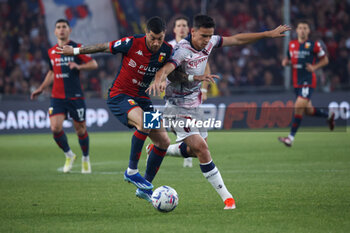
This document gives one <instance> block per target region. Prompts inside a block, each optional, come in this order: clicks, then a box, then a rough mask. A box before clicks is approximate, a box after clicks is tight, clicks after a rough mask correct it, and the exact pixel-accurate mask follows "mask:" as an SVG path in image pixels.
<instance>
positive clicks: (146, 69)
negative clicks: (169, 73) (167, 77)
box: [137, 65, 159, 75]
mask: <svg viewBox="0 0 350 233" xmlns="http://www.w3.org/2000/svg"><path fill="white" fill-rule="evenodd" d="M158 70H159V68H157V67H151V66H145V65H140V67H139V69H138V71H137V73H139V74H142V75H154V74H155V73H156V72H157V71H158Z"/></svg>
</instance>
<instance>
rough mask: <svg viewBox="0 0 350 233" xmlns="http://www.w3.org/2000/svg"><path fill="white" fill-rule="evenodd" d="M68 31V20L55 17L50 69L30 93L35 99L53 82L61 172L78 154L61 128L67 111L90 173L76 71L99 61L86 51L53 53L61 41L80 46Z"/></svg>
mask: <svg viewBox="0 0 350 233" xmlns="http://www.w3.org/2000/svg"><path fill="white" fill-rule="evenodd" d="M71 32H72V29H71V28H70V26H69V22H68V21H67V20H65V19H59V20H57V21H56V24H55V35H56V37H57V44H56V45H55V46H53V47H52V48H51V49H49V50H48V55H49V58H50V62H49V64H50V70H49V72H48V73H47V75H46V77H45V80H44V81H43V83H42V84H41V85H40V87H39V88H38V89H36V90H35V91H34V92H33V93H32V94H31V99H35V98H36V97H37V96H38V95H40V94H41V93H42V92H43V90H44V89H45V88H46V87H48V86H50V85H51V83H53V87H52V94H51V105H50V108H49V116H50V125H51V131H52V132H53V137H54V139H55V141H56V143H57V145H58V146H59V147H60V148H61V149H62V150H63V152H64V154H65V155H66V162H65V164H64V167H63V172H64V173H66V172H69V171H70V170H71V169H72V166H73V163H74V161H75V159H76V157H77V156H76V155H75V154H74V153H73V152H72V150H71V149H70V147H69V145H68V140H67V136H66V134H65V133H64V131H63V122H64V120H65V119H66V118H67V114H68V113H69V116H70V117H72V118H73V120H74V121H73V125H74V128H75V131H76V133H77V135H78V138H79V144H80V147H81V150H82V153H83V157H82V168H81V172H82V173H91V165H90V159H89V135H88V133H87V130H86V123H85V112H86V106H85V100H84V96H83V91H82V89H81V85H80V79H79V72H80V70H93V69H97V67H98V65H97V63H96V61H95V60H94V59H92V58H91V57H90V56H87V55H79V56H76V57H71V56H65V55H59V54H56V48H58V47H63V46H64V45H70V46H74V47H80V46H81V45H80V44H77V43H75V42H73V41H71V40H70V39H69V35H70V33H71Z"/></svg>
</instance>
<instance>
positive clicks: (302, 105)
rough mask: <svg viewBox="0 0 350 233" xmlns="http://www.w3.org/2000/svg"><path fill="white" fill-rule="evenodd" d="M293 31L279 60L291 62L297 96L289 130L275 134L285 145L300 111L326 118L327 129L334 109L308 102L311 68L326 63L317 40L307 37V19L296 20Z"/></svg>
mask: <svg viewBox="0 0 350 233" xmlns="http://www.w3.org/2000/svg"><path fill="white" fill-rule="evenodd" d="M296 32H297V35H298V39H297V40H292V41H290V42H289V46H288V51H287V57H286V58H284V59H283V61H282V65H283V66H287V65H291V66H292V75H293V86H294V90H295V94H296V96H297V99H296V101H295V104H294V118H293V122H292V127H291V131H290V134H289V135H288V137H279V138H278V140H279V141H280V142H282V143H284V145H286V146H288V147H290V146H292V143H293V141H294V137H295V134H296V132H297V130H298V128H299V126H300V123H301V120H302V118H303V115H304V114H306V115H310V116H315V117H324V118H327V121H328V124H329V128H330V130H333V129H334V113H333V112H330V113H329V112H328V111H325V110H323V109H318V108H315V107H313V106H312V102H311V96H312V93H313V91H314V89H315V88H316V74H315V71H316V70H317V69H320V68H321V67H323V66H325V65H327V64H328V57H327V55H326V53H325V51H324V50H323V48H322V47H321V44H320V42H318V41H311V40H309V34H310V26H309V24H308V22H307V21H300V22H299V23H298V24H297V28H296ZM316 59H318V62H317V63H316Z"/></svg>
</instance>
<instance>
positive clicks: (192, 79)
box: [187, 74, 194, 82]
mask: <svg viewBox="0 0 350 233" xmlns="http://www.w3.org/2000/svg"><path fill="white" fill-rule="evenodd" d="M193 77H194V75H193V74H190V75H188V77H187V79H188V81H189V82H193V81H194V78H193Z"/></svg>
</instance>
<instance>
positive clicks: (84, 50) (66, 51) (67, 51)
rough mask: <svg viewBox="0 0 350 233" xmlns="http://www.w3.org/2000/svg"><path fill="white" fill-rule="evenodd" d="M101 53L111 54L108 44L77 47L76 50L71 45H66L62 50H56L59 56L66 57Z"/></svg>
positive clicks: (58, 48)
mask: <svg viewBox="0 0 350 233" xmlns="http://www.w3.org/2000/svg"><path fill="white" fill-rule="evenodd" d="M100 52H104V53H110V50H109V43H108V42H106V43H102V44H94V45H87V46H84V47H76V48H73V46H70V45H65V46H63V47H62V48H60V47H57V50H56V53H57V54H62V55H66V56H74V55H79V54H91V53H100Z"/></svg>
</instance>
